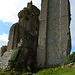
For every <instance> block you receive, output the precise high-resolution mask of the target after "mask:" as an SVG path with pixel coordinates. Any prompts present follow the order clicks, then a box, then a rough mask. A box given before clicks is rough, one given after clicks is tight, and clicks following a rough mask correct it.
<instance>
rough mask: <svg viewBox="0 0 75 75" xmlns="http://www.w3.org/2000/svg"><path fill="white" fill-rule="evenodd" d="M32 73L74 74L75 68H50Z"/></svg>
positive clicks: (37, 74) (48, 74) (47, 74)
mask: <svg viewBox="0 0 75 75" xmlns="http://www.w3.org/2000/svg"><path fill="white" fill-rule="evenodd" d="M33 75H75V68H65V67H64V68H60V67H58V68H50V69H45V70H43V71H39V72H38V73H36V74H33Z"/></svg>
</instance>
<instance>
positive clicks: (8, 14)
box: [0, 0, 75, 52]
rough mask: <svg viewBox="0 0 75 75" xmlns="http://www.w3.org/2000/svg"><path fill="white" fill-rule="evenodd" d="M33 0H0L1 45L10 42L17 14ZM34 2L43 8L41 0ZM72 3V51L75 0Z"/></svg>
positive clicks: (71, 0)
mask: <svg viewBox="0 0 75 75" xmlns="http://www.w3.org/2000/svg"><path fill="white" fill-rule="evenodd" d="M30 1H31V0H0V47H1V46H2V45H6V44H7V42H8V35H9V29H10V27H11V25H12V24H13V23H16V22H17V21H18V17H17V14H18V12H19V11H20V10H22V9H23V8H24V7H26V6H27V2H30ZM32 1H33V4H34V5H36V6H37V7H38V8H39V9H41V0H32ZM70 4H71V18H72V20H71V26H70V28H71V37H72V52H75V0H70Z"/></svg>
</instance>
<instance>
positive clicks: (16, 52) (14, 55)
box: [9, 48, 21, 62]
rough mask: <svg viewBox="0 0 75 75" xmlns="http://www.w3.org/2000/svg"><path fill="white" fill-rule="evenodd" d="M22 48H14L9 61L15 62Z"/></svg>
mask: <svg viewBox="0 0 75 75" xmlns="http://www.w3.org/2000/svg"><path fill="white" fill-rule="evenodd" d="M20 50H21V49H20V48H17V49H16V50H14V52H13V53H12V55H11V58H10V59H9V62H15V61H16V59H17V57H18V55H19V52H20Z"/></svg>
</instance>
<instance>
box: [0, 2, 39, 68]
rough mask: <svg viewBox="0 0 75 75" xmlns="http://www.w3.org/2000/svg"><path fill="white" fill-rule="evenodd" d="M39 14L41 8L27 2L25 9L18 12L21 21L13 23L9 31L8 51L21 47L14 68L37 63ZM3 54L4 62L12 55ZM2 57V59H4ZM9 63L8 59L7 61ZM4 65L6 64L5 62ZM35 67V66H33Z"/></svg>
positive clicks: (29, 66)
mask: <svg viewBox="0 0 75 75" xmlns="http://www.w3.org/2000/svg"><path fill="white" fill-rule="evenodd" d="M39 14H40V10H39V9H38V8H37V7H36V6H34V5H33V4H32V1H31V2H30V3H28V4H27V7H25V8H24V9H23V10H21V11H20V12H19V13H18V17H19V21H18V22H17V23H15V24H13V25H12V26H11V28H10V32H9V42H8V49H7V50H8V51H7V52H6V53H7V54H9V53H8V52H10V50H12V51H14V50H15V49H16V48H18V47H19V48H21V51H20V53H19V55H18V57H17V61H16V63H18V64H16V65H14V68H25V67H26V68H27V67H28V69H29V68H30V69H31V65H34V64H36V51H37V46H38V34H39V33H38V32H39ZM6 53H5V54H4V55H3V57H2V58H3V61H1V62H2V63H4V62H5V61H6V59H7V58H5V59H4V57H6V56H7V57H10V56H9V55H11V54H9V55H7V54H6ZM2 58H1V59H0V60H2ZM6 62H7V63H8V59H7V61H6ZM3 66H4V64H3ZM32 67H33V66H32Z"/></svg>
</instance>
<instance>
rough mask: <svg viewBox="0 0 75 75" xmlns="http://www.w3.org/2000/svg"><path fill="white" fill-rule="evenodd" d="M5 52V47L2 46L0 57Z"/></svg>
mask: <svg viewBox="0 0 75 75" xmlns="http://www.w3.org/2000/svg"><path fill="white" fill-rule="evenodd" d="M6 51H7V46H2V47H1V50H0V56H1V57H2V56H3V54H4V53H5V52H6Z"/></svg>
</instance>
